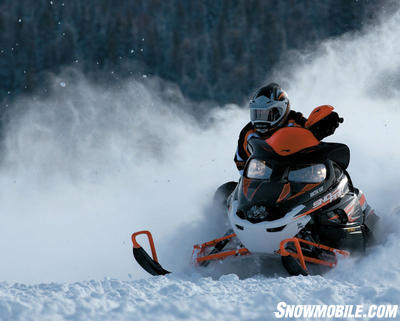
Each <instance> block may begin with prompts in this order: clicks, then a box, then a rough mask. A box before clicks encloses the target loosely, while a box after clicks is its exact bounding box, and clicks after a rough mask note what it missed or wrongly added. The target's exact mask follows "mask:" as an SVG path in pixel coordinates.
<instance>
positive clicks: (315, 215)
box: [132, 110, 379, 275]
mask: <svg viewBox="0 0 400 321" xmlns="http://www.w3.org/2000/svg"><path fill="white" fill-rule="evenodd" d="M314 112H315V110H314ZM314 112H313V113H314ZM313 113H312V114H311V115H310V117H309V121H310V120H311V121H312V120H313V119H314V120H315V117H317V116H315V115H314V118H313ZM248 145H249V147H248V148H249V151H250V154H251V156H250V158H249V159H248V161H247V162H246V166H245V168H244V172H243V175H242V177H241V178H240V180H239V182H238V183H236V182H228V183H225V184H224V185H222V186H220V187H219V188H218V190H217V192H216V194H215V197H214V200H215V203H216V204H217V205H219V206H221V207H222V208H223V209H224V210H225V213H226V215H227V219H228V221H229V225H230V229H229V230H228V232H227V233H226V234H225V235H224V236H223V237H221V238H219V239H216V240H212V241H210V242H207V243H203V244H199V245H195V246H194V249H193V262H194V263H195V264H196V265H199V266H207V265H208V264H209V263H210V262H211V261H213V260H222V259H224V258H226V257H230V256H243V255H259V256H263V257H268V256H280V257H281V261H282V264H283V266H284V267H285V268H286V270H287V271H288V272H289V274H292V275H299V274H302V275H308V274H315V273H318V274H320V273H323V272H324V271H325V270H326V269H329V268H332V267H334V266H336V264H337V259H338V256H339V255H343V256H348V255H349V254H350V251H351V252H352V253H353V252H363V251H365V249H366V247H367V246H368V245H370V244H371V243H373V242H374V233H375V230H376V229H377V225H378V221H379V217H378V216H377V215H376V214H375V212H374V210H373V209H372V208H371V206H369V205H368V203H367V201H366V197H365V195H364V193H363V192H362V191H361V190H359V189H358V188H356V187H354V186H353V184H352V181H351V178H350V175H349V173H348V172H347V170H346V169H347V167H348V165H349V162H350V150H349V148H348V147H347V146H346V145H345V144H340V143H326V142H321V141H319V140H317V139H316V138H315V136H314V135H313V134H312V132H311V131H310V130H308V129H307V123H306V128H303V127H284V128H281V129H279V130H277V131H276V132H275V133H274V134H273V135H272V136H271V137H270V138H268V139H260V138H251V139H250V140H249V144H248ZM139 234H146V235H147V236H148V238H149V242H150V246H151V251H152V256H153V257H152V258H151V257H150V256H149V255H148V254H147V253H146V252H145V250H143V248H142V247H141V246H140V245H139V244H138V242H137V241H136V236H137V235H139ZM132 242H133V254H134V257H135V259H136V261H137V262H138V263H139V264H140V265H141V266H142V267H143V268H144V269H145V270H146V271H147V272H149V273H150V274H152V275H164V274H167V273H169V271H167V270H165V269H164V268H163V267H162V266H161V265H160V264H159V263H158V259H157V254H156V251H155V247H154V242H153V239H152V236H151V233H150V232H148V231H140V232H137V233H134V234H133V235H132Z"/></svg>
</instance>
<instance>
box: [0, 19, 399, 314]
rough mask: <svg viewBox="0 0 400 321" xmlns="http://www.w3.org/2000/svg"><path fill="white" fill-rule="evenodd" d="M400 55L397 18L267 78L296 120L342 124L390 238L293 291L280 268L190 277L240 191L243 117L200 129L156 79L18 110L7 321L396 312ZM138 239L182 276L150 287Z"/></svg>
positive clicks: (67, 78)
mask: <svg viewBox="0 0 400 321" xmlns="http://www.w3.org/2000/svg"><path fill="white" fill-rule="evenodd" d="M398 43H400V17H399V15H398V14H395V15H394V16H393V17H386V18H385V19H383V20H382V23H381V24H380V25H377V26H373V27H370V28H369V29H368V30H366V31H365V33H362V34H356V35H346V36H344V37H342V38H340V39H335V40H332V41H330V42H326V43H324V44H322V45H321V47H320V49H319V50H317V51H316V52H313V53H304V55H300V56H299V57H296V61H295V63H294V61H293V60H291V62H292V63H291V64H290V65H289V67H288V69H287V70H285V69H280V70H279V75H277V76H276V77H269V78H273V79H274V80H276V81H278V82H283V83H285V82H286V86H285V87H286V88H287V91H288V93H289V95H290V97H291V101H292V107H293V109H295V110H299V111H302V112H304V113H305V114H308V113H309V112H310V111H311V110H312V109H313V108H314V107H315V106H317V105H320V104H326V103H329V104H331V105H333V106H335V108H336V110H337V111H338V112H339V114H340V115H341V116H343V117H344V118H345V123H344V124H342V125H341V127H340V128H339V129H338V130H337V133H336V134H335V135H334V136H333V137H331V138H330V139H329V140H330V141H340V142H346V143H347V144H348V145H349V146H350V149H351V151H352V160H351V164H350V168H349V171H350V174H351V175H352V178H353V181H354V183H355V185H357V186H358V187H360V188H361V189H362V190H363V191H364V192H365V193H366V196H367V201H368V202H369V203H370V204H371V205H372V206H373V207H374V208H376V210H377V212H378V214H379V215H380V216H381V217H382V221H383V223H384V226H385V227H386V228H387V232H388V233H387V235H386V236H385V237H384V239H383V242H382V244H381V245H379V246H377V247H376V248H373V249H371V250H370V252H369V253H368V255H367V256H366V257H365V258H361V259H358V258H350V259H347V260H342V261H340V262H339V266H338V267H337V269H335V270H333V271H331V272H330V273H328V274H327V275H325V276H324V277H321V276H312V277H286V275H285V272H284V271H283V270H282V269H281V268H280V266H279V264H277V262H271V265H270V266H268V264H267V266H264V267H263V268H262V269H261V268H260V269H258V266H257V265H256V264H255V263H254V262H252V261H241V262H239V263H237V264H235V263H233V262H232V261H226V262H225V263H223V264H222V265H220V266H218V269H217V271H216V270H213V269H212V267H211V268H210V269H209V270H206V271H203V272H202V275H200V274H198V272H196V271H194V270H193V269H191V268H190V267H188V262H189V257H190V254H191V249H192V245H193V244H194V243H199V242H203V241H208V240H210V239H212V238H214V237H217V236H221V234H223V233H224V232H225V231H224V230H223V222H221V220H220V218H218V217H213V216H212V213H209V212H208V211H207V204H208V201H209V200H210V198H211V196H212V193H213V191H214V190H215V188H216V187H217V186H218V184H220V183H222V182H225V181H227V180H232V179H237V173H236V170H235V168H234V165H233V162H232V158H233V151H234V149H235V144H236V139H237V134H238V132H239V130H240V129H241V127H242V126H243V125H244V124H245V123H246V121H247V119H248V112H247V110H246V109H240V108H239V107H238V106H224V108H216V109H213V111H212V112H211V113H210V114H209V115H206V116H205V118H206V119H208V121H207V122H206V123H204V122H199V121H198V120H197V119H195V118H194V117H191V116H190V115H188V114H187V113H185V112H184V110H185V109H186V108H187V107H188V105H189V104H190V103H189V102H187V101H185V99H183V98H182V97H181V96H180V95H179V93H177V92H176V90H175V89H174V88H173V87H171V86H169V85H164V84H161V85H160V83H159V82H158V81H156V80H148V81H146V82H144V83H138V82H129V83H127V84H126V86H125V87H124V88H112V89H109V88H99V87H95V86H92V85H91V84H90V83H88V82H87V81H86V80H85V79H84V78H83V77H81V78H79V77H80V76H79V75H75V76H74V77H72V78H71V75H70V74H68V73H65V74H62V75H60V76H57V77H55V78H54V89H53V92H52V94H51V95H49V97H48V98H46V99H38V98H35V97H28V98H24V99H21V100H20V101H18V102H17V103H15V105H14V106H12V108H10V120H11V122H10V125H9V127H8V128H7V132H6V137H5V145H4V146H5V153H4V155H3V158H2V163H1V166H0V186H1V189H0V204H1V208H2V212H1V222H2V223H1V225H0V253H1V264H0V281H2V283H0V320H67V319H68V320H88V319H91V320H118V319H123V320H126V319H133V320H176V319H193V320H226V319H232V320H269V319H272V318H273V314H272V313H273V311H275V310H276V304H277V303H278V302H280V301H286V302H287V303H301V304H313V303H326V304H334V303H337V304H372V303H373V304H398V303H399V302H400V290H399V289H400V256H399V255H398V253H399V245H398V244H399V241H400V233H399V232H398V231H399V228H400V224H399V219H398V212H399V210H398V207H399V205H400V202H399V200H398V186H399V183H398V181H399V178H398V164H399V163H400V151H399V149H398V148H397V146H398V142H397V140H398V137H399V134H400V129H399V125H398V124H399V122H400V110H399V103H398V102H399V101H400V91H399V85H400V82H399V78H398V75H397V71H398V70H399V68H400V49H399V46H397V44H398ZM61 83H62V86H60V84H61ZM162 95H168V97H169V100H168V101H166V100H165V99H162V98H161V97H162ZM182 187H184V188H182ZM396 208H397V210H396ZM141 229H149V230H151V231H152V232H153V235H154V236H155V242H156V246H157V249H158V253H159V258H160V261H161V262H162V263H163V265H164V266H165V268H167V269H170V270H173V271H176V272H177V273H176V274H174V275H170V276H167V277H148V276H147V275H146V274H145V273H144V272H143V271H142V270H141V269H140V267H139V266H138V265H137V264H135V262H134V261H133V259H132V253H131V244H130V234H131V233H132V232H134V231H137V230H141ZM260 272H262V274H260ZM224 273H225V275H223V276H221V274H224ZM229 273H234V274H229ZM239 277H240V278H239ZM87 280H95V281H87ZM101 280H103V281H101ZM54 282H55V283H54Z"/></svg>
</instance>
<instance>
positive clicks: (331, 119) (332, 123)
mask: <svg viewBox="0 0 400 321" xmlns="http://www.w3.org/2000/svg"><path fill="white" fill-rule="evenodd" d="M340 123H343V118H341V117H339V115H338V113H337V112H334V111H333V112H331V113H330V114H329V115H328V116H326V117H325V118H322V119H321V120H320V121H319V122H317V123H315V124H314V125H312V126H311V127H310V128H309V130H310V131H311V132H312V133H313V134H314V136H315V137H316V138H317V139H318V140H321V139H323V138H325V137H327V136H329V135H332V134H333V133H334V132H335V130H336V128H338V127H339V124H340Z"/></svg>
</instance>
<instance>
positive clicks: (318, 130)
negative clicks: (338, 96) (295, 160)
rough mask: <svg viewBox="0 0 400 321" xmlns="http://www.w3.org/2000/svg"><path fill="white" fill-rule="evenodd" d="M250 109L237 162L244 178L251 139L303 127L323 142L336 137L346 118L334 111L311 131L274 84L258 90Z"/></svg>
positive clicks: (301, 116)
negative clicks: (333, 135)
mask: <svg viewBox="0 0 400 321" xmlns="http://www.w3.org/2000/svg"><path fill="white" fill-rule="evenodd" d="M249 107H250V120H251V121H250V122H249V123H248V124H247V125H246V126H245V127H244V128H243V129H242V131H241V132H240V135H239V140H238V147H237V149H236V154H235V158H234V160H235V163H236V167H237V168H238V170H239V172H240V174H242V173H243V168H244V165H245V164H246V161H247V160H248V158H249V157H250V153H249V151H248V150H247V142H248V141H249V139H250V138H251V137H260V138H265V139H266V138H269V137H270V136H271V135H272V134H273V133H274V132H275V131H276V130H278V129H279V128H282V127H286V126H300V127H306V128H308V129H309V130H310V131H311V132H312V133H313V134H314V136H315V137H316V138H317V139H318V140H321V139H323V138H325V137H327V136H329V135H332V134H333V133H334V132H335V130H336V128H337V127H338V126H339V123H341V122H343V118H339V115H338V114H337V113H336V112H334V111H331V112H329V114H327V115H326V116H325V117H323V118H322V119H320V120H319V121H317V122H314V123H313V124H312V125H311V126H309V127H308V126H307V124H306V122H307V119H306V118H304V117H303V115H302V114H301V113H299V112H296V111H294V110H290V103H289V97H288V95H287V94H286V92H285V91H284V90H283V89H282V88H281V87H280V86H279V85H278V84H276V83H270V84H269V85H267V86H264V87H261V88H260V89H258V90H257V92H256V93H255V95H254V96H253V98H252V99H251V100H250V104H249ZM329 107H330V108H331V109H333V108H332V107H331V106H329Z"/></svg>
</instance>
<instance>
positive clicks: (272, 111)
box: [249, 83, 290, 133]
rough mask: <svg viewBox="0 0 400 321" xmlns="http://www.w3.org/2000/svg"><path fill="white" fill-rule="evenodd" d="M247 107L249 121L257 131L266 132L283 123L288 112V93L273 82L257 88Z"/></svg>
mask: <svg viewBox="0 0 400 321" xmlns="http://www.w3.org/2000/svg"><path fill="white" fill-rule="evenodd" d="M249 107H250V120H251V123H252V124H253V126H254V128H255V129H256V131H257V132H259V133H266V132H268V131H270V130H272V129H275V128H277V127H279V126H280V125H282V124H284V123H285V121H286V120H287V117H288V115H289V112H290V103H289V97H288V95H287V94H286V92H285V91H284V90H283V89H282V88H281V87H280V86H279V85H278V84H275V83H270V84H269V85H267V86H264V87H261V88H260V89H259V90H257V92H256V94H255V95H254V97H253V98H252V99H251V100H250V104H249Z"/></svg>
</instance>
